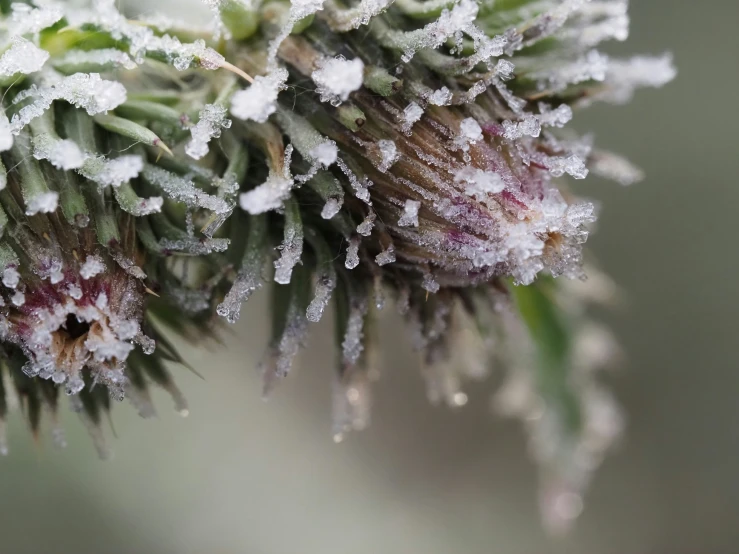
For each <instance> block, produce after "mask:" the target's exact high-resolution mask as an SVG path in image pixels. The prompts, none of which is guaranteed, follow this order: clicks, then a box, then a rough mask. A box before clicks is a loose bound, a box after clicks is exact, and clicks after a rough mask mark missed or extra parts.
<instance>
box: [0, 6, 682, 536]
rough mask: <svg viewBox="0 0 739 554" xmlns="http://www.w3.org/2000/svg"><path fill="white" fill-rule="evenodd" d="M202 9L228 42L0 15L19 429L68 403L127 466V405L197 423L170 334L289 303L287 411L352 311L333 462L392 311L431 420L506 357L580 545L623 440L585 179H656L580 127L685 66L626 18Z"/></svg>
mask: <svg viewBox="0 0 739 554" xmlns="http://www.w3.org/2000/svg"><path fill="white" fill-rule="evenodd" d="M208 4H209V5H210V6H211V8H212V10H213V13H214V22H213V24H212V25H211V26H209V27H207V28H196V27H192V26H188V25H185V24H182V23H179V22H177V21H174V20H171V19H168V18H166V17H163V16H157V17H148V18H141V19H130V18H127V17H125V16H124V15H123V14H121V13H120V12H119V11H118V10H117V9H116V7H115V2H114V1H113V0H94V1H93V2H92V3H91V6H90V7H89V8H77V7H70V6H68V5H67V3H64V2H53V1H46V0H45V1H43V2H42V1H40V0H37V1H36V2H30V1H29V2H21V3H12V4H8V3H2V4H1V5H2V25H3V28H4V31H5V32H4V35H3V40H4V47H3V53H2V54H1V55H0V84H1V85H2V88H3V97H2V98H3V101H2V114H0V152H2V163H3V164H4V167H3V168H2V171H1V172H0V177H1V178H2V181H1V182H0V185H2V186H0V188H1V189H2V190H0V206H1V209H0V223H1V225H2V237H1V238H0V274H1V276H2V284H3V287H2V290H1V291H0V304H1V307H0V311H1V312H2V315H1V316H0V332H1V333H2V352H3V365H2V370H0V371H2V374H3V379H2V380H0V384H2V387H3V389H2V391H0V392H1V393H2V394H0V419H4V418H5V415H6V405H7V402H6V398H9V397H10V396H11V393H12V392H13V391H15V394H16V395H17V396H19V397H20V398H21V400H22V403H23V406H24V408H25V411H26V414H27V416H28V418H29V420H30V423H31V427H32V429H33V430H34V431H36V430H37V429H38V426H39V422H40V413H41V411H42V407H43V406H47V407H48V408H50V411H51V413H52V415H53V414H55V413H56V408H57V403H58V399H57V397H58V393H59V390H60V389H61V390H64V391H65V392H66V393H67V394H68V395H69V397H70V400H71V402H72V406H73V408H74V409H76V410H77V411H78V412H79V413H80V414H81V416H82V417H83V420H84V421H85V422H86V423H87V424H88V426H89V428H90V430H91V433H92V434H93V436H94V437H95V440H96V444H97V445H98V447H99V449H100V450H101V452H105V447H104V442H103V438H102V432H101V430H100V420H101V414H102V413H104V412H105V411H106V410H108V409H109V404H110V398H113V399H115V400H122V399H123V398H126V397H127V398H128V399H130V400H131V401H132V402H133V403H134V405H135V406H136V407H137V408H138V410H139V412H140V413H141V415H143V416H148V415H151V414H153V413H154V408H153V406H152V404H151V401H150V399H149V394H148V386H149V384H150V383H155V384H157V385H159V386H163V387H164V388H166V389H167V390H169V391H170V392H171V393H172V394H173V396H174V398H175V401H176V405H177V408H178V409H179V410H181V411H185V410H186V406H185V404H184V400H183V399H182V396H181V394H180V393H179V391H178V390H177V388H176V386H175V385H174V383H173V381H172V378H171V377H170V374H169V372H168V370H167V368H166V367H165V362H182V360H181V359H180V358H179V356H178V354H177V353H176V352H175V350H174V349H173V348H172V347H171V345H170V344H169V343H168V342H167V340H166V338H165V336H164V335H163V334H162V333H161V332H160V331H159V329H161V328H163V327H169V328H171V329H173V330H174V331H176V332H178V333H182V334H186V335H188V336H190V337H202V336H212V335H213V334H215V333H216V332H217V329H218V327H219V321H227V322H230V323H233V322H235V321H236V320H237V319H238V318H239V315H240V309H241V306H242V304H243V302H245V301H246V300H247V299H248V298H249V297H250V295H252V294H253V293H254V292H255V291H257V290H258V289H260V288H261V287H263V286H264V285H265V284H267V283H269V282H272V285H271V289H272V290H271V294H272V298H273V301H272V305H271V314H270V316H271V318H272V330H273V331H272V339H271V341H270V344H269V345H268V347H267V351H266V353H265V357H264V361H263V363H262V366H261V371H262V374H263V376H264V384H265V390H266V391H269V390H270V389H271V388H272V387H273V386H274V384H276V383H277V382H278V381H279V380H280V379H282V378H284V377H285V376H286V375H287V374H288V373H289V371H290V368H291V365H292V362H293V359H294V358H295V356H296V354H297V353H298V351H299V349H300V348H301V347H302V346H303V345H304V344H305V342H306V339H307V335H308V330H309V327H310V325H312V324H313V323H315V322H318V321H319V320H320V319H321V318H322V317H323V316H324V314H325V312H326V310H327V309H329V307H330V306H332V305H333V308H334V310H335V322H336V342H337V361H336V375H335V396H334V431H335V436H336V438H337V439H339V438H341V437H342V436H343V434H344V433H345V432H346V431H348V430H350V429H357V428H362V427H364V426H366V425H367V424H368V422H369V408H370V403H371V402H370V383H371V381H372V380H373V379H374V378H375V376H376V373H377V367H376V351H377V344H376V338H375V335H376V333H375V323H376V320H377V317H378V312H379V311H380V310H382V309H383V307H384V306H385V304H386V297H387V298H391V299H393V300H395V305H396V306H397V309H398V310H399V311H400V313H401V314H403V315H404V316H405V317H406V319H407V321H408V327H409V329H410V330H411V334H412V337H413V341H414V345H415V347H416V348H417V349H418V350H419V351H420V352H421V354H422V360H423V374H424V376H425V378H426V382H427V385H428V387H427V389H428V396H429V398H430V399H431V400H432V401H435V402H445V403H447V404H449V405H450V406H460V405H462V404H464V403H465V402H466V399H467V397H466V395H465V393H464V392H462V385H463V384H464V382H465V381H466V380H469V379H479V378H482V377H484V376H486V375H487V373H488V371H489V366H490V365H491V361H492V360H493V359H497V360H500V361H503V362H505V367H506V370H505V371H506V380H505V383H504V385H503V387H502V389H501V391H500V393H499V397H498V401H497V404H498V406H499V408H500V409H501V411H503V412H504V413H506V414H508V415H512V416H516V417H519V418H521V419H522V420H523V421H524V422H525V424H526V427H527V428H528V430H529V432H530V437H531V444H532V451H533V453H534V455H535V457H536V459H537V460H538V461H539V462H540V463H541V465H542V475H543V478H544V487H543V489H542V490H543V492H542V508H543V513H544V515H545V518H546V520H547V522H548V523H550V524H552V525H555V526H561V525H564V524H566V523H567V522H568V521H570V520H571V519H572V518H574V516H576V515H577V512H578V511H579V502H580V497H579V494H580V491H581V490H582V488H583V486H584V485H585V484H586V481H587V478H588V476H589V475H590V473H591V471H592V469H593V468H594V467H595V466H597V464H598V462H599V460H600V458H601V456H602V454H603V452H604V451H605V450H606V448H607V447H608V446H609V445H610V443H611V442H612V440H613V439H614V438H615V435H616V434H617V432H618V429H619V426H620V423H619V422H620V419H619V415H618V411H617V409H616V408H615V406H614V404H613V402H612V400H611V399H610V397H609V396H608V394H607V393H606V392H605V391H603V390H602V389H601V388H600V387H599V386H598V385H597V384H596V382H595V380H594V370H595V369H597V367H598V366H599V365H601V364H602V362H603V361H604V360H606V359H607V358H608V356H606V355H605V353H607V352H606V351H607V350H608V345H609V344H610V343H609V339H608V335H607V334H606V333H604V332H602V331H600V330H599V328H597V327H594V326H592V325H590V324H588V323H587V322H586V320H585V317H584V313H583V304H584V302H585V301H586V300H588V299H589V298H587V297H586V296H584V295H582V294H580V295H578V294H576V293H574V292H573V289H572V287H569V286H562V283H561V281H560V280H557V281H555V280H554V278H555V277H561V276H564V277H567V278H576V279H577V278H583V277H584V275H585V272H584V270H583V261H582V248H583V244H584V242H585V240H586V238H587V235H588V224H589V223H591V222H592V221H593V220H594V218H595V211H594V208H593V206H592V204H590V203H589V202H587V201H583V200H580V199H578V198H576V197H574V196H573V195H572V194H571V193H569V192H568V191H567V190H566V188H565V185H566V184H565V180H566V179H567V178H574V179H582V178H585V177H586V176H587V174H588V172H589V171H593V172H595V173H598V174H601V175H605V176H609V177H612V178H614V179H616V180H617V181H620V182H621V183H623V184H629V183H631V182H633V181H635V180H637V179H638V178H639V172H638V170H636V169H635V168H633V167H632V166H630V165H629V164H628V162H626V161H625V160H623V159H621V158H619V157H617V156H615V155H612V154H609V153H606V152H603V151H600V150H596V149H595V148H594V147H593V144H592V140H591V138H590V137H579V136H577V135H576V134H575V133H573V132H572V131H570V130H568V128H567V124H568V123H569V121H570V120H571V118H572V116H573V108H577V107H581V106H586V105H589V104H591V103H592V102H595V101H599V100H602V101H610V102H616V103H621V102H625V101H627V100H628V99H629V98H630V97H631V94H632V93H633V91H634V89H635V88H637V87H640V86H660V85H662V84H664V83H665V82H667V81H669V80H670V79H671V78H672V76H673V74H674V70H673V69H672V67H671V63H670V60H669V57H660V58H648V57H638V58H634V59H632V60H617V59H611V58H610V57H608V56H607V55H605V54H603V53H601V52H599V51H598V50H596V49H595V48H596V46H597V45H598V44H599V43H601V42H603V41H607V40H611V39H615V40H624V39H625V38H626V35H627V32H628V18H627V13H626V9H627V5H626V1H625V0H590V1H589V0H496V1H492V0H481V1H474V0H458V1H456V0H427V1H425V2H419V1H417V0H395V1H393V0H360V1H358V2H341V1H339V0H292V1H291V2H284V1H281V0H271V1H265V2H263V3H259V2H257V1H256V0H254V1H249V0H210V1H209V2H208ZM597 282H600V280H596V283H597ZM596 288H598V287H591V290H594V289H596ZM600 288H601V289H602V288H603V287H600ZM591 296H592V295H591ZM56 433H57V436H61V435H60V434H59V432H58V431H57V432H56ZM3 444H4V443H3ZM3 448H4V446H3Z"/></svg>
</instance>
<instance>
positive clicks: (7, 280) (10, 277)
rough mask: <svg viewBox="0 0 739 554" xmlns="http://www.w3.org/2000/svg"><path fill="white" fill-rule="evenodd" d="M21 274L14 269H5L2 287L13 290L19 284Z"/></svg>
mask: <svg viewBox="0 0 739 554" xmlns="http://www.w3.org/2000/svg"><path fill="white" fill-rule="evenodd" d="M20 280H21V274H20V273H18V270H17V269H16V268H15V267H6V268H5V269H4V270H3V285H5V286H6V287H8V288H9V289H14V288H15V287H17V286H18V283H20Z"/></svg>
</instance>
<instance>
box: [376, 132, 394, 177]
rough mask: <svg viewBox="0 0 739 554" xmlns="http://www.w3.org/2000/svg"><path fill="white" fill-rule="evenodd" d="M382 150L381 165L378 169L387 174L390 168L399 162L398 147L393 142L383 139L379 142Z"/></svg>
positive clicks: (378, 144)
mask: <svg viewBox="0 0 739 554" xmlns="http://www.w3.org/2000/svg"><path fill="white" fill-rule="evenodd" d="M377 146H378V148H379V149H380V165H379V167H378V169H379V170H380V171H382V172H383V173H385V172H386V171H387V170H388V169H390V166H392V165H393V164H394V163H395V162H396V161H397V160H398V147H397V146H395V143H394V142H393V141H392V140H385V139H381V140H378V141H377Z"/></svg>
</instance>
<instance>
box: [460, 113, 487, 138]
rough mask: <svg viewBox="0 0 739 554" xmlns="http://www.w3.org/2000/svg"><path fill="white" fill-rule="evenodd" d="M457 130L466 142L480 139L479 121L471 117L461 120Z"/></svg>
mask: <svg viewBox="0 0 739 554" xmlns="http://www.w3.org/2000/svg"><path fill="white" fill-rule="evenodd" d="M459 132H460V133H461V135H462V137H463V138H464V139H465V140H466V141H468V142H472V143H475V142H477V141H478V140H481V139H482V128H480V125H479V123H477V121H475V120H474V119H473V118H471V117H468V118H467V119H463V120H462V122H461V123H460V124H459Z"/></svg>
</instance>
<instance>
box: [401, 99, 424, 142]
mask: <svg viewBox="0 0 739 554" xmlns="http://www.w3.org/2000/svg"><path fill="white" fill-rule="evenodd" d="M421 116H423V108H422V107H421V106H419V105H418V104H416V103H415V102H411V103H410V104H408V105H407V106H406V108H405V110H403V113H402V115H401V116H400V128H401V129H402V131H403V132H404V133H405V134H406V135H410V134H411V129H412V128H413V124H414V123H415V122H416V121H418V120H419V119H421Z"/></svg>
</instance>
